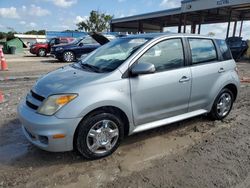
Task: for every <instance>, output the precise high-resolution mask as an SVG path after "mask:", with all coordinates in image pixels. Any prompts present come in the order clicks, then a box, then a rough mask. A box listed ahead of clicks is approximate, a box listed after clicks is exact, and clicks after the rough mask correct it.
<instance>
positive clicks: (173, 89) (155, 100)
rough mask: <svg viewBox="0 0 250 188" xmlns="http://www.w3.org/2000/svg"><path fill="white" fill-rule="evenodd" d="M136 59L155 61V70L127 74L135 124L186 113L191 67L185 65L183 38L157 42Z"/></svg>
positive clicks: (139, 61)
mask: <svg viewBox="0 0 250 188" xmlns="http://www.w3.org/2000/svg"><path fill="white" fill-rule="evenodd" d="M137 63H151V64H154V66H155V68H156V72H155V73H153V74H146V75H139V76H136V77H131V78H130V87H131V101H132V108H133V116H134V123H135V125H136V126H137V125H141V124H144V123H149V122H153V121H157V120H161V119H165V118H168V117H173V116H176V115H180V114H183V113H187V111H188V101H189V97H190V87H191V71H190V68H189V67H185V55H184V51H183V42H182V39H181V38H173V39H168V40H164V41H161V42H159V43H158V44H156V45H154V46H153V47H151V48H150V49H149V50H148V51H146V52H145V53H144V54H143V55H142V56H141V57H140V58H139V59H138V61H137Z"/></svg>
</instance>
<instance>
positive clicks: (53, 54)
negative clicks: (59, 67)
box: [50, 51, 63, 60]
mask: <svg viewBox="0 0 250 188" xmlns="http://www.w3.org/2000/svg"><path fill="white" fill-rule="evenodd" d="M50 55H51V56H52V57H53V58H56V59H58V60H60V59H62V58H63V53H61V52H56V51H51V52H50Z"/></svg>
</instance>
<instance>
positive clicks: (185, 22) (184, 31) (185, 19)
mask: <svg viewBox="0 0 250 188" xmlns="http://www.w3.org/2000/svg"><path fill="white" fill-rule="evenodd" d="M186 26H187V16H186V14H185V15H184V29H183V33H186Z"/></svg>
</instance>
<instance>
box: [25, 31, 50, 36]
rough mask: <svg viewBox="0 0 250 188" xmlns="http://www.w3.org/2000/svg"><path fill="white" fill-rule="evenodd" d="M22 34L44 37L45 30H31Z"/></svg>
mask: <svg viewBox="0 0 250 188" xmlns="http://www.w3.org/2000/svg"><path fill="white" fill-rule="evenodd" d="M24 34H28V35H45V30H39V31H36V30H31V31H27V32H25V33H24Z"/></svg>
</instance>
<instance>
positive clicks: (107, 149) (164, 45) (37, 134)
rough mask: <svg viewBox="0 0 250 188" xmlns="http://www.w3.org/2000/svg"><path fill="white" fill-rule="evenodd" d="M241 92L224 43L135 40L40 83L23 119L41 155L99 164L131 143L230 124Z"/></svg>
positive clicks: (161, 37)
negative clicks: (178, 127)
mask: <svg viewBox="0 0 250 188" xmlns="http://www.w3.org/2000/svg"><path fill="white" fill-rule="evenodd" d="M239 85H240V81H239V78H238V74H237V68H236V64H235V61H234V60H233V59H232V55H231V52H230V50H229V49H228V47H227V45H226V43H225V41H224V40H219V39H212V38H209V37H202V36H197V35H183V34H164V33H163V34H143V35H131V36H127V37H124V38H119V39H116V40H113V41H111V42H109V43H107V44H106V45H104V46H102V47H100V48H98V49H97V50H95V51H94V52H92V53H91V54H90V55H88V56H87V57H86V58H85V59H83V60H81V61H79V62H77V63H74V64H71V65H68V66H65V67H62V68H59V69H57V70H55V71H53V72H50V73H48V74H46V75H44V76H43V77H41V78H40V79H39V80H38V81H37V82H36V84H35V85H34V86H33V87H32V89H31V91H30V92H29V93H28V94H27V97H26V99H24V100H23V101H22V102H21V103H20V104H19V106H18V114H19V117H20V120H21V122H22V129H23V132H24V135H25V136H26V137H27V139H28V140H29V141H30V142H32V143H33V144H34V145H36V146H38V147H39V148H42V149H44V150H47V151H54V152H58V151H70V150H73V149H77V150H78V151H79V152H80V153H81V154H82V155H83V156H85V157H86V158H90V159H97V158H101V157H105V156H107V155H110V154H111V153H113V152H114V151H115V150H116V149H117V147H118V145H119V143H120V142H121V140H122V139H123V138H124V136H127V135H131V134H134V133H137V132H141V131H145V130H148V129H152V128H156V127H159V126H163V125H167V124H170V123H173V122H177V121H180V120H184V119H187V118H190V117H194V116H198V115H201V114H209V115H210V116H211V117H212V118H213V119H217V120H221V119H223V118H225V117H226V116H227V115H228V114H229V112H230V110H231V108H232V105H233V102H234V101H235V99H236V97H237V94H238V90H239Z"/></svg>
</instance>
